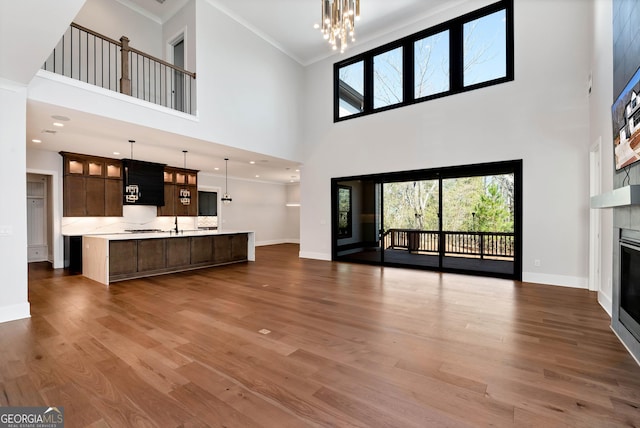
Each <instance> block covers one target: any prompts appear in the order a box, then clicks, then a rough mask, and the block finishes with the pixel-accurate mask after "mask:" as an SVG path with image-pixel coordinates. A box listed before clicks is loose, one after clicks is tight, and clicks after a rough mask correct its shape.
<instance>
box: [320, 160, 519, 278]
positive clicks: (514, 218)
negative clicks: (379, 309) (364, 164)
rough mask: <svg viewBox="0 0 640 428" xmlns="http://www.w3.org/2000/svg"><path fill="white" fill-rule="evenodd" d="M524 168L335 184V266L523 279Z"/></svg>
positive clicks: (469, 168) (515, 164)
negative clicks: (344, 264)
mask: <svg viewBox="0 0 640 428" xmlns="http://www.w3.org/2000/svg"><path fill="white" fill-rule="evenodd" d="M521 176H522V162H521V161H509V162H499V163H491V164H480V165H466V166H459V167H449V168H441V169H431V170H419V171H405V172H396V173H387V174H379V175H371V176H360V177H347V178H339V179H333V180H332V188H333V191H332V195H333V198H332V199H333V211H332V212H333V213H334V214H333V219H334V221H333V259H334V260H343V261H353V262H361V263H373V264H380V265H385V266H402V267H415V268H422V269H432V270H440V271H451V272H464V273H472V274H479V275H489V276H496V277H503V278H513V279H520V278H521V276H522V268H521V266H522V263H521V236H522V234H521V205H522V204H521V202H520V201H521V190H520V189H521V187H522V184H521Z"/></svg>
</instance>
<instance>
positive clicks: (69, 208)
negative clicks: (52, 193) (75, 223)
mask: <svg viewBox="0 0 640 428" xmlns="http://www.w3.org/2000/svg"><path fill="white" fill-rule="evenodd" d="M63 186H64V189H63V210H62V211H63V215H64V216H65V217H82V216H85V215H86V190H85V178H84V177H83V176H77V175H66V176H65V177H64V179H63Z"/></svg>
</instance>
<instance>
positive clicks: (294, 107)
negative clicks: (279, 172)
mask: <svg viewBox="0 0 640 428" xmlns="http://www.w3.org/2000/svg"><path fill="white" fill-rule="evenodd" d="M196 12H197V13H196V26H197V28H198V34H197V41H196V55H197V60H196V62H197V69H196V74H197V85H198V115H199V117H200V118H201V120H202V122H201V127H202V128H203V131H206V135H207V136H208V138H210V139H212V140H213V141H215V142H217V143H220V144H225V145H231V146H234V147H238V148H242V149H246V150H250V151H255V152H258V153H264V154H268V155H272V156H276V157H280V158H284V159H290V160H296V159H299V143H300V135H301V133H300V132H301V129H300V126H301V117H300V113H299V112H300V105H301V102H302V95H301V94H302V89H303V88H302V78H303V69H302V67H301V66H300V65H299V64H298V63H296V62H295V61H294V60H292V59H291V58H289V57H287V56H286V55H285V54H283V53H282V52H281V51H280V50H278V49H276V48H275V47H273V46H272V45H270V44H269V43H267V42H265V41H264V40H263V39H261V38H259V37H258V36H257V35H255V34H254V33H253V32H251V31H249V30H248V29H246V28H245V27H243V26H242V25H241V24H239V23H238V22H236V21H234V20H233V19H231V18H230V17H229V16H227V15H225V14H224V13H222V12H221V11H219V10H218V9H216V8H215V7H213V6H212V5H211V4H210V3H209V2H207V1H206V0H196Z"/></svg>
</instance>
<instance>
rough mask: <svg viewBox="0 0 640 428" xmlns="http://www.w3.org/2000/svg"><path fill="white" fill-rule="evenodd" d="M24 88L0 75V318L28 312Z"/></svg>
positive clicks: (0, 320)
mask: <svg viewBox="0 0 640 428" xmlns="http://www.w3.org/2000/svg"><path fill="white" fill-rule="evenodd" d="M26 101H27V90H26V88H25V87H24V86H22V85H17V84H14V83H12V82H8V81H5V80H2V79H0V146H1V147H2V156H0V195H2V199H3V209H1V210H0V255H2V257H0V272H2V281H0V322H4V321H10V320H14V319H19V318H26V317H29V316H30V310H29V302H28V301H27V220H26V217H27V209H26V203H25V198H26V194H27V184H26V183H27V170H26V167H25V144H24V140H25V138H26V132H25V128H26V122H27V120H26V118H27V105H26Z"/></svg>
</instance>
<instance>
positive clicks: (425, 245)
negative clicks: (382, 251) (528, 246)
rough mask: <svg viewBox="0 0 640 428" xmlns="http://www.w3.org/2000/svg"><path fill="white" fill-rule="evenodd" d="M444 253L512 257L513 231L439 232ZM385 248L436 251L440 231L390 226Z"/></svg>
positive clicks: (438, 246)
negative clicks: (442, 238) (392, 227)
mask: <svg viewBox="0 0 640 428" xmlns="http://www.w3.org/2000/svg"><path fill="white" fill-rule="evenodd" d="M442 235H443V237H444V254H445V255H457V256H470V257H480V258H481V259H482V258H499V259H501V258H506V259H513V258H514V254H515V252H514V236H515V235H514V233H504V232H442ZM384 248H386V249H392V250H395V249H400V250H407V251H409V252H412V253H424V254H438V253H439V251H440V232H438V231H428V230H413V229H389V230H388V231H387V232H385V234H384Z"/></svg>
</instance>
